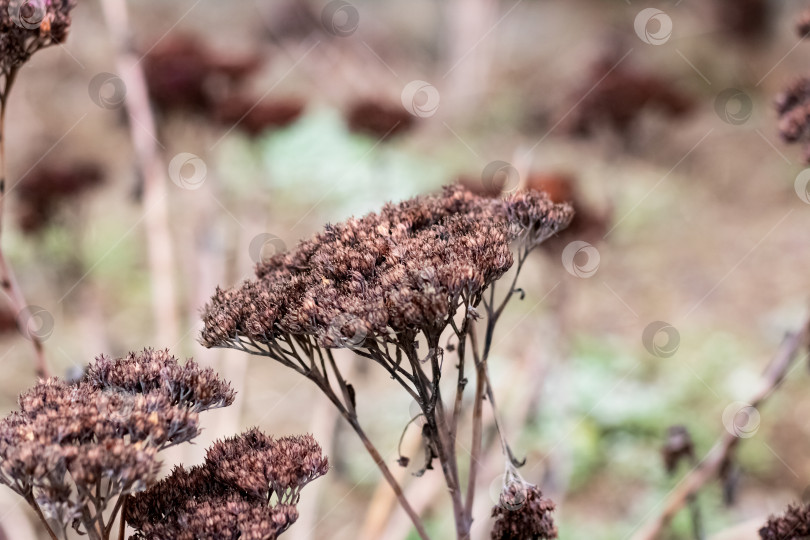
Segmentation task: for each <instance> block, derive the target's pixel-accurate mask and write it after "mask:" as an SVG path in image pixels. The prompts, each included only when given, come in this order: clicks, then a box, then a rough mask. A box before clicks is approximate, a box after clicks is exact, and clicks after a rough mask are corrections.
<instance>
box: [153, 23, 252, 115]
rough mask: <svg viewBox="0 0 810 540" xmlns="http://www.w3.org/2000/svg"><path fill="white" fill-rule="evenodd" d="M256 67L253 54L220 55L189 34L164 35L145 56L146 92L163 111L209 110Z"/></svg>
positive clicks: (200, 112) (205, 112) (196, 111)
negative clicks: (168, 36)
mask: <svg viewBox="0 0 810 540" xmlns="http://www.w3.org/2000/svg"><path fill="white" fill-rule="evenodd" d="M258 68H259V59H258V57H256V56H246V57H232V56H220V55H217V54H215V53H213V52H211V51H209V50H208V49H207V48H206V46H205V44H204V43H202V42H201V41H200V40H198V39H196V38H194V37H190V36H182V35H180V36H174V37H172V38H171V39H166V40H163V41H161V42H160V44H159V45H158V46H157V47H155V48H154V49H153V50H151V51H150V52H149V53H148V54H147V55H146V56H145V57H144V75H145V76H146V83H147V86H148V89H149V96H150V97H151V98H152V101H153V103H154V104H155V106H156V107H157V108H158V109H159V110H160V111H161V112H164V113H168V112H172V111H182V112H191V113H198V114H202V115H208V114H210V113H211V112H212V111H213V110H214V109H215V107H216V104H217V103H218V102H220V101H221V100H223V99H226V97H228V96H230V94H231V93H232V91H231V88H232V87H233V86H235V85H238V84H239V83H241V82H242V81H244V80H245V79H246V78H247V77H249V76H250V75H252V74H253V73H254V72H255V71H256V70H257V69H258Z"/></svg>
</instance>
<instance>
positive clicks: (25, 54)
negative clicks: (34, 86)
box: [0, 0, 75, 77]
mask: <svg viewBox="0 0 810 540" xmlns="http://www.w3.org/2000/svg"><path fill="white" fill-rule="evenodd" d="M74 5H75V0H0V72H2V74H3V75H5V76H6V77H8V76H9V75H10V74H11V73H12V72H14V71H15V70H16V69H18V68H19V67H20V66H21V65H22V64H24V63H25V62H27V61H28V59H29V58H31V55H32V54H34V53H35V52H36V51H38V50H40V49H43V48H45V47H48V46H50V45H54V44H57V43H62V42H64V41H65V39H66V38H67V34H68V29H69V28H70V11H71V10H72V9H73V6H74Z"/></svg>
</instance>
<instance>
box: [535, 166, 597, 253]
mask: <svg viewBox="0 0 810 540" xmlns="http://www.w3.org/2000/svg"><path fill="white" fill-rule="evenodd" d="M526 187H527V188H529V189H533V190H535V191H542V192H544V193H545V194H546V195H548V198H549V199H551V201H552V202H554V203H558V204H562V203H568V204H570V205H571V207H572V208H573V209H574V212H575V213H574V217H573V219H571V223H570V224H569V225H568V227H566V228H565V229H564V230H562V231H560V233H559V234H557V235H555V236H553V237H552V238H549V239H548V241H546V242H545V243H543V245H542V246H541V248H542V249H543V250H544V251H546V252H550V253H560V252H561V251H562V250H563V248H564V247H565V246H566V245H568V244H569V243H570V242H572V241H574V240H585V241H588V242H597V241H600V240H602V238H603V236H604V235H605V233H606V232H607V229H608V223H609V222H610V213H609V211H608V210H603V209H595V208H593V207H591V206H589V205H588V204H586V203H585V201H584V200H583V197H582V196H581V195H580V193H579V191H578V190H577V182H576V178H574V177H573V176H571V175H569V174H565V173H533V174H530V175H529V177H528V178H527V179H526Z"/></svg>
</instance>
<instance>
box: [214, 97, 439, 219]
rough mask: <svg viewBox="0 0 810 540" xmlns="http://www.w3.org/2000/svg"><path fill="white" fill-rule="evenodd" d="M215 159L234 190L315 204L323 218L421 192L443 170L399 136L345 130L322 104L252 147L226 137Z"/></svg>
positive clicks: (358, 211)
mask: <svg viewBox="0 0 810 540" xmlns="http://www.w3.org/2000/svg"><path fill="white" fill-rule="evenodd" d="M221 159H222V161H223V166H222V167H221V169H222V171H223V174H224V175H227V178H226V179H225V180H226V185H227V186H229V188H230V189H233V190H235V191H236V192H237V194H238V195H242V196H256V195H257V194H256V190H257V189H258V190H261V192H262V193H261V194H260V195H259V196H263V195H265V194H268V193H269V194H270V197H271V198H272V200H273V202H275V203H293V204H296V205H300V206H309V205H312V204H316V203H317V204H318V205H319V206H318V212H319V213H320V214H321V215H322V213H323V212H328V213H329V214H330V215H328V216H324V217H325V218H327V219H330V220H337V219H341V218H343V217H345V216H346V215H350V214H361V213H365V212H368V211H370V210H372V209H374V208H376V207H377V206H379V204H380V203H381V202H383V201H389V200H394V201H396V200H400V199H404V198H408V197H411V196H413V195H415V194H418V193H421V192H425V191H429V190H431V189H434V188H435V187H436V186H437V185H440V184H442V183H443V182H444V181H445V179H446V178H447V177H448V176H449V173H448V172H447V170H446V169H445V167H444V166H443V165H442V164H441V162H440V161H439V160H438V159H434V158H432V157H431V156H426V155H424V154H423V153H419V152H417V151H416V150H414V149H409V148H408V147H407V146H406V145H405V144H404V139H403V140H400V139H396V138H394V139H390V140H384V141H377V140H375V139H372V138H369V137H366V136H363V135H356V134H353V133H351V132H349V131H348V129H347V128H346V125H345V123H344V122H343V119H342V118H341V116H340V114H339V112H338V111H337V110H334V109H327V108H320V109H316V110H313V111H311V112H310V113H308V114H306V115H305V116H303V117H302V118H301V119H300V120H299V121H298V122H296V123H295V124H293V125H291V126H289V127H288V128H285V129H282V130H278V131H275V132H271V133H268V134H267V135H266V136H265V137H263V138H262V139H260V140H259V141H257V142H256V144H255V147H251V145H248V144H246V140H245V139H243V138H239V137H232V138H230V139H229V140H228V141H227V143H226V144H223V152H222V158H221Z"/></svg>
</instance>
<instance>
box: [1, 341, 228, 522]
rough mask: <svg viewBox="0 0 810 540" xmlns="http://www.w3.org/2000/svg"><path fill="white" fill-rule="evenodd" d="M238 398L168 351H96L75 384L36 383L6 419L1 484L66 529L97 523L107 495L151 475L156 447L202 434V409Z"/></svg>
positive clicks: (140, 484)
mask: <svg viewBox="0 0 810 540" xmlns="http://www.w3.org/2000/svg"><path fill="white" fill-rule="evenodd" d="M232 401H233V391H232V390H231V389H230V387H229V386H228V385H227V384H226V383H224V382H222V381H221V380H220V379H218V378H217V377H216V376H215V375H214V374H213V372H212V371H211V370H209V369H200V368H198V367H197V366H196V364H194V363H193V362H191V361H190V362H188V363H187V364H186V365H184V366H180V365H179V364H178V363H177V360H176V359H175V358H174V357H172V356H171V355H169V354H168V352H166V351H154V350H150V349H147V350H144V351H143V352H141V353H138V354H134V353H132V354H130V355H129V356H127V357H126V358H122V359H117V360H111V359H109V358H106V357H103V356H102V357H99V358H98V359H97V360H96V361H95V363H93V364H91V365H90V366H89V367H88V369H87V372H86V373H85V375H84V377H83V378H82V379H80V380H79V381H78V382H76V383H67V382H64V381H62V380H59V379H56V378H52V379H47V380H44V381H42V382H40V383H39V384H37V385H36V386H35V387H33V388H32V389H30V390H28V391H27V392H25V393H23V394H22V395H21V396H20V399H19V406H20V408H19V410H18V411H15V412H12V413H11V414H10V415H8V416H7V417H6V418H4V419H3V420H2V421H0V483H2V484H5V485H7V486H9V487H10V488H11V489H12V490H14V491H15V492H17V493H18V494H20V495H21V496H22V497H24V498H25V499H26V501H28V502H29V504H33V501H36V504H37V505H38V506H39V508H40V509H42V511H43V513H44V514H45V515H46V516H47V517H50V518H51V519H52V520H54V521H56V522H57V523H58V524H59V525H60V526H61V528H62V530H64V529H65V528H67V527H68V526H73V527H75V528H77V530H78V528H79V527H82V526H83V527H85V528H87V527H95V525H94V524H93V523H94V521H95V520H96V519H98V516H101V515H102V513H103V511H104V509H105V508H106V507H107V505H108V503H109V501H110V500H111V499H114V498H115V497H117V496H119V495H123V494H128V493H135V492H138V491H142V490H144V489H146V487H147V486H148V485H150V484H152V483H153V482H154V481H155V477H156V474H157V473H158V470H159V468H160V462H159V461H158V460H157V453H158V452H159V451H160V450H162V449H164V448H167V447H169V446H172V445H175V444H179V443H182V442H186V441H189V440H191V439H193V438H194V437H196V436H197V434H198V433H199V422H198V413H199V412H200V411H203V410H206V409H210V408H214V407H219V406H224V405H229V404H230V403H231V402H232ZM101 483H103V484H104V490H102V491H100V490H99V488H98V486H99V485H100V484H101ZM88 502H90V503H92V505H91V507H92V509H93V510H92V512H91V511H89V510H88V508H89V507H88V506H87V505H88ZM91 514H92V515H91ZM79 515H81V519H77V516H79Z"/></svg>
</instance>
